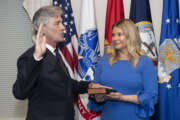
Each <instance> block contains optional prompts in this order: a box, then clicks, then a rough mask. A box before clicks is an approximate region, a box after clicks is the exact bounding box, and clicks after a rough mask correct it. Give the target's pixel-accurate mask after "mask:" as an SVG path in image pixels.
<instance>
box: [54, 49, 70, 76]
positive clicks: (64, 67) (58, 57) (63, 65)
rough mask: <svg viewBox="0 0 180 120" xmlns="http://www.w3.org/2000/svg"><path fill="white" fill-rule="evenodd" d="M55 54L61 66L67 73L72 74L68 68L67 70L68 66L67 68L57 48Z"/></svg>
mask: <svg viewBox="0 0 180 120" xmlns="http://www.w3.org/2000/svg"><path fill="white" fill-rule="evenodd" d="M55 54H56V59H57V62H58V63H59V64H60V65H61V67H62V68H63V70H64V72H65V73H66V75H68V76H70V75H69V72H68V70H67V68H66V66H65V64H64V62H63V59H62V57H61V55H60V53H59V52H58V49H57V48H56V49H55Z"/></svg>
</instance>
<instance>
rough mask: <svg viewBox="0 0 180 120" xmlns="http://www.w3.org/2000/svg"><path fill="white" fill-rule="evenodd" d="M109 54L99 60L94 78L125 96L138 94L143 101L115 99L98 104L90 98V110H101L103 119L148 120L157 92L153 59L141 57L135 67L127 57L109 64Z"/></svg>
mask: <svg viewBox="0 0 180 120" xmlns="http://www.w3.org/2000/svg"><path fill="white" fill-rule="evenodd" d="M106 56H107V55H104V56H103V57H102V58H101V59H100V61H99V63H98V66H97V69H96V71H95V76H94V77H95V79H94V81H95V82H96V83H100V84H102V85H105V86H110V87H112V88H113V89H114V90H116V91H118V92H120V93H122V94H123V95H137V96H138V100H139V101H140V104H135V103H130V102H123V101H112V100H107V101H106V102H105V103H104V104H96V103H95V102H94V101H92V100H90V101H89V103H88V107H89V109H91V110H94V111H96V112H97V111H100V110H101V111H102V114H101V120H148V119H149V117H150V116H151V115H152V114H153V113H154V104H155V102H156V99H157V92H158V91H157V75H156V70H155V67H154V65H153V62H152V61H151V59H149V58H148V57H146V56H141V57H140V59H139V61H138V63H137V66H136V68H134V67H133V66H132V65H131V63H130V62H129V61H128V60H118V61H117V62H116V63H115V64H113V66H110V65H109V63H108V61H107V58H106Z"/></svg>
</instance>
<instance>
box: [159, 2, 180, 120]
mask: <svg viewBox="0 0 180 120" xmlns="http://www.w3.org/2000/svg"><path fill="white" fill-rule="evenodd" d="M178 5H179V4H178V0H164V2H163V14H162V27H161V39H160V46H159V57H158V60H159V63H158V75H159V109H158V117H159V118H158V120H180V114H179V111H180V38H179V36H180V27H179V8H178Z"/></svg>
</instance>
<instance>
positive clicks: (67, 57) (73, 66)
mask: <svg viewBox="0 0 180 120" xmlns="http://www.w3.org/2000/svg"><path fill="white" fill-rule="evenodd" d="M53 5H55V6H59V7H60V8H61V9H62V11H63V14H62V18H63V25H64V26H65V28H66V30H65V35H64V37H65V42H64V43H61V44H59V47H60V48H61V51H60V53H61V56H62V58H63V60H64V62H65V64H66V67H67V68H68V71H69V73H70V76H71V78H77V72H78V55H77V47H78V39H77V32H76V26H75V22H74V16H73V10H72V7H71V1H70V0H53Z"/></svg>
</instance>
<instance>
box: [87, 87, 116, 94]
mask: <svg viewBox="0 0 180 120" xmlns="http://www.w3.org/2000/svg"><path fill="white" fill-rule="evenodd" d="M111 92H116V91H115V90H113V89H109V88H89V89H88V94H109V93H111Z"/></svg>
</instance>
